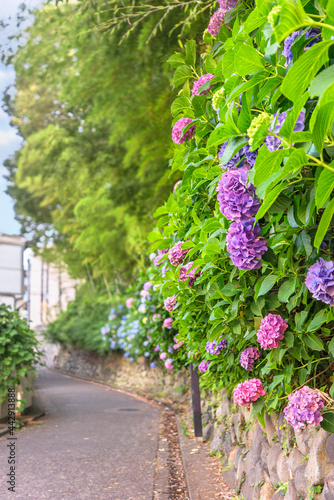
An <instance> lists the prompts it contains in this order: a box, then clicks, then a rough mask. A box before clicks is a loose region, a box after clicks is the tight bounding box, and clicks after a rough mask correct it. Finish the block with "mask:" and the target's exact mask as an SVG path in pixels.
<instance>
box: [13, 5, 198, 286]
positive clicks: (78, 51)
mask: <svg viewBox="0 0 334 500" xmlns="http://www.w3.org/2000/svg"><path fill="white" fill-rule="evenodd" d="M111 7H112V5H111V2H109V1H107V0H99V1H98V2H94V3H92V2H86V1H79V2H76V3H74V4H73V3H65V2H64V3H63V4H59V6H58V7H56V6H54V5H51V4H49V5H45V6H44V7H43V8H41V9H39V10H37V11H36V12H35V19H34V23H33V25H32V26H30V27H29V28H28V29H26V31H25V34H24V37H23V38H24V40H23V41H22V44H21V45H19V46H18V48H17V49H16V51H15V54H14V55H10V57H9V58H8V62H11V63H14V66H15V71H16V82H15V87H16V89H17V93H15V95H13V94H12V93H9V94H7V96H6V100H5V107H6V110H7V112H8V113H9V114H10V115H11V117H12V124H13V125H14V126H16V127H17V129H18V131H19V133H20V135H21V136H22V138H23V139H24V146H23V147H22V148H21V149H20V151H19V152H18V153H17V154H16V155H15V157H14V158H12V159H10V160H8V161H7V167H8V169H9V180H10V187H9V189H8V191H9V193H10V194H11V195H12V196H13V197H14V198H15V200H16V207H15V208H16V213H17V218H18V220H19V221H20V222H21V224H22V232H23V234H25V235H26V236H27V237H28V238H29V240H30V241H33V242H34V243H35V244H36V245H38V248H40V247H41V245H43V246H45V245H46V244H47V243H48V242H51V243H52V244H53V247H54V254H56V256H57V258H58V259H60V260H63V261H65V262H66V263H67V264H68V266H69V270H70V272H71V274H72V275H74V276H76V277H80V278H81V277H87V270H88V272H91V274H92V275H93V278H94V279H97V281H99V282H100V281H101V280H102V279H103V275H105V276H106V277H107V279H108V280H111V279H115V278H117V279H121V277H122V279H123V280H126V279H128V278H129V276H131V275H132V274H133V273H134V272H135V270H136V269H138V267H141V266H142V265H143V262H144V257H143V255H144V254H145V252H146V235H147V233H148V232H149V230H151V229H152V225H153V220H152V216H151V213H152V210H153V211H154V209H155V208H156V207H157V206H159V205H160V204H161V203H162V202H163V201H164V200H165V199H166V193H168V191H169V190H170V189H171V187H172V185H173V183H174V182H175V180H177V179H176V175H177V174H175V175H174V178H173V177H172V178H169V177H168V175H167V166H168V158H169V157H170V154H171V148H170V142H169V141H166V137H168V136H170V120H169V108H170V105H171V102H172V99H173V97H174V92H173V91H172V90H171V88H170V81H171V77H172V72H171V69H170V67H169V65H167V64H166V63H165V60H166V54H167V53H169V52H173V51H175V50H176V49H177V48H178V47H179V44H178V38H177V35H176V33H175V34H172V35H171V36H170V37H167V36H166V32H169V31H170V30H171V29H172V27H173V26H174V25H175V24H177V23H178V22H179V21H180V20H181V19H182V16H183V13H182V12H181V11H179V10H177V9H176V10H175V9H172V12H171V13H170V16H169V17H168V19H167V20H166V21H165V22H164V25H163V31H160V30H159V32H158V33H157V34H156V35H155V37H154V42H153V41H152V42H151V43H150V44H147V43H146V41H147V36H148V34H149V33H150V30H152V29H153V26H154V23H155V22H156V20H157V15H155V14H154V13H153V14H152V15H150V16H148V17H147V18H145V20H144V21H143V23H141V24H140V26H138V28H137V29H135V30H133V31H132V32H131V34H130V35H129V36H126V39H125V40H124V43H123V44H122V46H121V47H119V46H118V42H119V40H120V38H121V37H122V36H123V35H124V34H125V33H126V32H127V27H126V26H125V25H124V26H123V25H121V24H120V25H119V26H118V27H117V29H116V30H114V31H112V32H108V33H106V32H105V31H104V30H103V29H102V30H101V29H100V28H101V27H102V26H103V25H104V23H105V22H108V21H110V15H111V11H110V8H111ZM131 8H132V4H131ZM201 22H203V21H201V16H199V20H198V21H196V22H195V24H194V21H192V26H196V27H197V26H201V24H200V23H201ZM187 29H188V28H187ZM200 30H201V28H200ZM190 57H191V58H192V59H193V58H194V54H193V53H192V52H191V51H190V52H189V54H188V58H190ZM187 60H188V59H187ZM53 258H54V255H53Z"/></svg>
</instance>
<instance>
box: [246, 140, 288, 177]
mask: <svg viewBox="0 0 334 500" xmlns="http://www.w3.org/2000/svg"><path fill="white" fill-rule="evenodd" d="M262 149H263V148H261V151H262ZM285 154H286V151H284V150H283V149H279V150H277V151H272V152H271V153H269V154H268V156H266V157H265V158H263V159H261V157H260V158H259V156H258V157H257V159H256V161H255V175H254V180H253V184H254V185H255V186H259V185H260V184H261V183H262V182H263V181H265V180H266V179H267V178H269V177H270V176H271V175H272V174H273V173H274V172H276V170H278V169H279V167H280V165H281V163H282V160H283V156H284V155H285Z"/></svg>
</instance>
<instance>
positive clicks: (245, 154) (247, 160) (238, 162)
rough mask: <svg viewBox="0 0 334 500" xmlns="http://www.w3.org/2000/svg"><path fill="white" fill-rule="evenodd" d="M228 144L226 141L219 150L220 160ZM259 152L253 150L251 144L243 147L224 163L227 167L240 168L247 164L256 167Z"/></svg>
mask: <svg viewBox="0 0 334 500" xmlns="http://www.w3.org/2000/svg"><path fill="white" fill-rule="evenodd" d="M227 145H228V141H226V142H224V144H222V146H221V147H220V150H219V152H218V158H219V160H221V159H222V157H223V154H224V152H225V149H226V146H227ZM257 155H258V152H257V150H256V151H251V150H250V146H249V144H247V145H246V146H244V147H243V148H241V149H240V150H239V151H237V152H236V154H235V155H234V156H233V157H232V158H231V159H230V160H229V161H228V162H227V163H226V164H225V165H224V166H225V167H226V168H234V169H235V168H239V167H243V166H245V165H249V166H250V167H254V165H255V160H256V158H257Z"/></svg>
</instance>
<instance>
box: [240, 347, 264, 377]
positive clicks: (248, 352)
mask: <svg viewBox="0 0 334 500" xmlns="http://www.w3.org/2000/svg"><path fill="white" fill-rule="evenodd" d="M260 356H261V353H260V352H259V351H258V350H257V348H256V347H247V349H245V350H244V351H242V353H241V354H240V364H241V366H242V367H243V368H245V370H249V371H252V369H253V364H254V361H255V360H256V359H257V358H259V357H260Z"/></svg>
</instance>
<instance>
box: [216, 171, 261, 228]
mask: <svg viewBox="0 0 334 500" xmlns="http://www.w3.org/2000/svg"><path fill="white" fill-rule="evenodd" d="M217 191H218V196H217V198H218V201H219V205H220V211H221V213H222V214H223V215H225V217H226V218H227V219H229V220H233V221H236V222H240V221H247V220H249V219H250V218H251V217H253V216H254V215H255V214H256V212H257V211H258V210H259V207H260V200H259V199H258V197H257V196H256V194H255V186H253V184H251V183H250V182H248V169H247V168H246V167H243V168H239V169H238V170H228V171H227V172H224V173H223V175H222V177H221V179H220V180H219V182H218V187H217Z"/></svg>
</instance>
